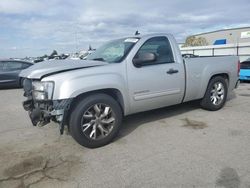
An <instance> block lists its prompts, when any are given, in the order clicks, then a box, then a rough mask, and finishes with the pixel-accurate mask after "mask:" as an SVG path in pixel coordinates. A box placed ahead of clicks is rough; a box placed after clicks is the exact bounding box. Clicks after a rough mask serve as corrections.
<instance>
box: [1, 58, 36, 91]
mask: <svg viewBox="0 0 250 188" xmlns="http://www.w3.org/2000/svg"><path fill="white" fill-rule="evenodd" d="M31 65H33V63H30V62H25V61H19V60H12V59H7V60H0V87H1V88H3V87H21V86H22V79H21V78H20V77H19V73H20V72H21V70H23V69H26V68H28V67H30V66H31Z"/></svg>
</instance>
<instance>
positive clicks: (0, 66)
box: [0, 62, 4, 71]
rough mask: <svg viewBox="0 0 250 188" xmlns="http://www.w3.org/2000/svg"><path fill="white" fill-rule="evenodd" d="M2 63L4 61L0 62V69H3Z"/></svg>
mask: <svg viewBox="0 0 250 188" xmlns="http://www.w3.org/2000/svg"><path fill="white" fill-rule="evenodd" d="M3 65H4V62H0V71H2V70H3Z"/></svg>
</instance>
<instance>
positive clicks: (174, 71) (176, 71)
mask: <svg viewBox="0 0 250 188" xmlns="http://www.w3.org/2000/svg"><path fill="white" fill-rule="evenodd" d="M178 72H179V71H178V70H175V69H169V70H168V71H167V74H176V73H178Z"/></svg>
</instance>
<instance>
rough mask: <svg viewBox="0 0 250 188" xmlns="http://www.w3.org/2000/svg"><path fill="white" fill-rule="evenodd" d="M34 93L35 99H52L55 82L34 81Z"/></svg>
mask: <svg viewBox="0 0 250 188" xmlns="http://www.w3.org/2000/svg"><path fill="white" fill-rule="evenodd" d="M32 88H33V91H32V95H33V98H34V99H35V100H51V99H52V96H53V90H54V82H50V81H47V82H42V81H33V82H32Z"/></svg>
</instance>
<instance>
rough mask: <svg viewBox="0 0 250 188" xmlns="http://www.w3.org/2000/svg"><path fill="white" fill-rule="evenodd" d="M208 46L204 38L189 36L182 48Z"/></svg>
mask: <svg viewBox="0 0 250 188" xmlns="http://www.w3.org/2000/svg"><path fill="white" fill-rule="evenodd" d="M206 45H208V42H207V40H206V39H205V38H204V37H198V38H197V37H195V36H189V37H187V38H186V41H185V43H184V44H183V46H182V47H189V46H206Z"/></svg>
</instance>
